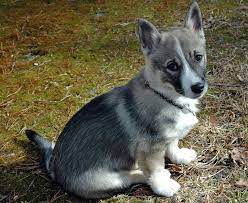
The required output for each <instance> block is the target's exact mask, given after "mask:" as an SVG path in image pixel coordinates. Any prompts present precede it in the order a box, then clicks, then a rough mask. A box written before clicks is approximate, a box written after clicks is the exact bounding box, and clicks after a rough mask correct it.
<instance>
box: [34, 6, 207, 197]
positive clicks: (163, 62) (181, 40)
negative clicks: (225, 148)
mask: <svg viewBox="0 0 248 203" xmlns="http://www.w3.org/2000/svg"><path fill="white" fill-rule="evenodd" d="M192 10H193V11H194V12H192ZM197 12H198V13H197ZM192 13H193V14H194V16H193V17H191V14H192ZM197 17H200V18H201V15H200V10H199V7H198V5H197V3H193V4H192V6H191V8H190V11H189V14H188V15H187V18H186V25H185V26H184V27H182V28H177V29H172V30H169V31H167V32H161V33H160V32H159V31H158V30H157V29H156V28H155V26H154V25H152V24H151V23H149V22H148V21H146V20H143V19H140V20H139V22H138V34H139V39H140V43H141V49H142V51H143V53H144V56H145V61H146V65H145V67H144V68H143V69H142V70H141V71H140V73H139V74H138V75H137V76H136V77H135V78H133V79H132V80H131V81H130V82H129V83H128V84H127V85H125V86H122V87H117V88H115V89H113V90H112V91H110V92H108V93H106V94H103V95H101V96H99V97H96V98H95V99H93V100H92V101H91V102H89V103H88V104H86V105H85V106H84V107H83V108H82V109H80V110H79V111H78V112H77V113H76V114H75V115H74V116H73V117H72V118H71V120H70V121H69V122H68V123H67V124H66V126H65V128H64V130H63V132H62V133H61V135H60V136H59V138H58V140H57V142H56V145H55V148H54V150H53V154H52V157H51V159H49V160H50V164H49V167H47V168H48V170H49V171H50V173H51V174H52V177H53V178H54V180H55V181H56V182H58V183H59V184H61V185H62V186H63V188H64V189H66V190H67V191H69V192H72V193H74V194H76V195H78V196H80V197H84V198H102V197H107V196H109V195H112V194H114V192H116V191H121V190H122V189H125V188H127V187H129V186H130V185H131V184H135V183H148V184H149V185H150V186H151V188H152V189H153V190H154V192H155V193H157V194H160V195H164V196H168V197H169V196H172V195H173V194H174V193H175V192H176V191H177V190H178V189H179V187H180V186H179V184H178V183H176V181H174V180H172V179H171V178H170V173H169V171H167V170H165V169H164V156H168V157H169V158H170V159H171V160H172V161H173V162H175V163H189V162H190V161H192V160H193V159H194V158H195V152H192V151H190V149H179V148H178V145H177V143H178V140H179V139H182V138H183V137H184V136H186V134H187V133H188V132H189V131H190V130H191V129H192V128H193V126H194V125H195V124H196V123H197V118H196V117H195V115H193V114H191V113H190V112H183V111H182V110H181V109H179V108H178V107H177V106H174V105H172V104H171V103H168V102H167V101H165V100H163V99H162V98H161V97H160V96H159V95H157V94H156V93H154V91H151V89H149V88H147V87H146V86H145V83H146V82H147V81H148V82H149V84H150V86H151V88H153V89H155V90H156V91H158V92H160V93H161V94H163V95H165V96H166V97H168V98H169V99H171V100H173V101H174V102H175V103H177V104H180V105H182V106H187V107H188V108H190V109H191V111H192V112H197V107H196V104H197V102H198V98H200V97H202V96H203V95H204V94H205V93H206V90H207V82H206V80H205V69H206V52H205V39H204V38H203V36H202V27H201V25H202V24H199V21H200V22H201V19H197ZM192 19H193V20H194V21H192ZM194 22H196V23H197V25H195V26H194V25H193V26H191V25H192V23H193V24H194ZM189 25H190V26H191V27H190V26H189ZM195 28H197V29H195ZM199 30H200V31H199ZM199 32H201V33H199ZM195 52H197V53H201V54H202V55H203V59H202V61H201V62H196V61H195V59H194V54H195ZM171 60H173V63H174V62H175V63H177V64H178V65H179V66H180V69H179V70H178V71H176V72H175V71H172V70H171V69H168V63H169V62H170V61H171ZM197 82H201V83H203V84H204V91H202V92H201V93H200V94H195V93H194V92H192V91H191V90H190V88H191V86H192V85H194V84H195V83H197ZM37 139H38V137H37ZM37 139H36V140H37ZM39 139H40V138H39ZM36 143H38V144H39V142H37V141H36ZM42 143H43V141H42ZM39 145H40V146H41V147H42V146H43V144H39ZM49 149H50V148H49ZM182 151H183V152H184V153H182ZM184 154H185V157H183V156H184ZM186 154H188V155H187V156H186ZM161 177H162V179H163V180H161Z"/></svg>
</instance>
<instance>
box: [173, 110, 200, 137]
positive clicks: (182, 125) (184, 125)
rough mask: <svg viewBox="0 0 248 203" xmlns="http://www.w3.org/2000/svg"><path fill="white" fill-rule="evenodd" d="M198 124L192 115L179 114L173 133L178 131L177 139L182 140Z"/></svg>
mask: <svg viewBox="0 0 248 203" xmlns="http://www.w3.org/2000/svg"><path fill="white" fill-rule="evenodd" d="M197 123H198V119H197V118H196V116H195V115H193V114H192V113H186V114H185V113H183V112H180V113H179V114H178V116H177V117H176V125H175V131H178V134H177V137H178V138H179V139H182V138H183V137H185V136H186V134H188V133H189V131H190V130H191V129H192V128H193V127H194V125H195V124H197Z"/></svg>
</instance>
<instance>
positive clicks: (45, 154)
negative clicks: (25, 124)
mask: <svg viewBox="0 0 248 203" xmlns="http://www.w3.org/2000/svg"><path fill="white" fill-rule="evenodd" d="M25 133H26V135H27V137H28V139H29V140H31V141H32V142H34V143H35V144H37V145H38V147H39V148H40V150H41V153H42V162H43V163H44V165H45V167H46V170H47V172H48V173H51V170H50V168H49V165H50V164H49V163H50V159H51V157H52V152H53V148H54V145H55V143H54V142H51V141H49V140H47V139H45V138H43V137H41V136H40V135H39V134H38V133H36V132H35V131H33V130H25Z"/></svg>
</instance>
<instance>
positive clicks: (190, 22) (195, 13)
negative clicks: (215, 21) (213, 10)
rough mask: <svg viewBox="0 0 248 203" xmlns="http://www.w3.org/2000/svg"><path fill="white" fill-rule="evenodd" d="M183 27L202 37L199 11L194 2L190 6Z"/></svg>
mask: <svg viewBox="0 0 248 203" xmlns="http://www.w3.org/2000/svg"><path fill="white" fill-rule="evenodd" d="M184 26H185V27H187V28H189V29H190V30H192V31H194V32H197V33H199V34H200V36H201V37H204V32H203V25H202V16H201V11H200V8H199V6H198V4H197V2H196V1H194V2H193V3H192V5H191V6H190V9H189V12H188V14H187V16H186V19H185V25H184Z"/></svg>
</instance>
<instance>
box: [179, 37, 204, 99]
mask: <svg viewBox="0 0 248 203" xmlns="http://www.w3.org/2000/svg"><path fill="white" fill-rule="evenodd" d="M175 39H176V51H177V53H178V55H179V56H180V59H181V61H182V67H183V70H182V73H181V84H182V88H183V90H184V94H185V96H192V95H193V94H194V93H193V92H192V90H191V86H192V85H194V84H196V83H199V82H201V78H200V77H199V76H198V75H197V74H196V72H195V71H194V70H193V69H192V68H191V67H190V65H189V63H188V61H187V60H186V58H185V55H184V53H183V50H182V48H181V45H180V43H179V41H178V39H177V38H176V37H175Z"/></svg>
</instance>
